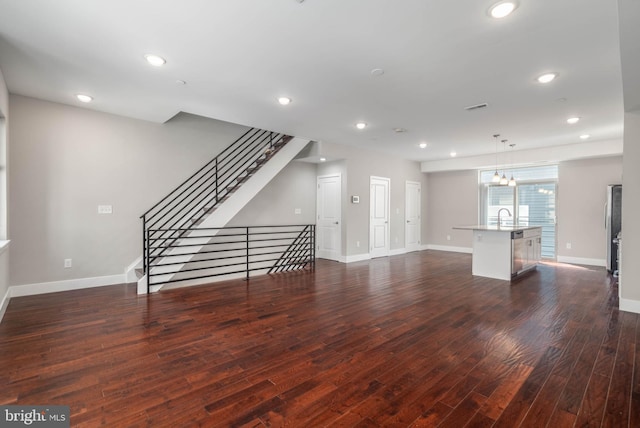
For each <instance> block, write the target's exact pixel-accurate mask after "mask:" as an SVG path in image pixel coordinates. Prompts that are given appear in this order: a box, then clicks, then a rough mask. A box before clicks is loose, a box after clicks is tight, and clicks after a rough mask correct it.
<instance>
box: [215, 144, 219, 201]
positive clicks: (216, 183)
mask: <svg viewBox="0 0 640 428" xmlns="http://www.w3.org/2000/svg"><path fill="white" fill-rule="evenodd" d="M215 170H216V182H215V186H216V204H217V203H218V157H217V156H216V165H215Z"/></svg>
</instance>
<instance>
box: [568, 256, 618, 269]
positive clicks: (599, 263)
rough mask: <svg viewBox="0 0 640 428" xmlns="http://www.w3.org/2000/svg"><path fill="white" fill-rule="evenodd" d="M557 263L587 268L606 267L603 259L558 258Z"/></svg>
mask: <svg viewBox="0 0 640 428" xmlns="http://www.w3.org/2000/svg"><path fill="white" fill-rule="evenodd" d="M557 261H558V263H569V264H572V265H587V266H603V267H604V266H606V265H607V261H606V260H605V259H587V258H583V257H567V256H558V257H557Z"/></svg>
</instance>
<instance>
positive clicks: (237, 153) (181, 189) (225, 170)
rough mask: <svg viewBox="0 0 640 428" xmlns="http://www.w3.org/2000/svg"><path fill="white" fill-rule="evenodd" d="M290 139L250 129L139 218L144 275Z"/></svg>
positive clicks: (269, 132)
mask: <svg viewBox="0 0 640 428" xmlns="http://www.w3.org/2000/svg"><path fill="white" fill-rule="evenodd" d="M291 138H292V137H290V136H288V135H285V134H281V133H275V132H271V131H266V130H262V129H256V128H251V129H249V130H248V131H247V132H245V133H244V134H243V135H242V136H240V138H238V139H237V140H236V141H234V142H233V143H232V144H231V145H229V146H228V147H227V148H225V149H224V150H223V151H222V152H221V153H220V154H219V155H218V156H216V157H215V158H213V159H212V160H211V161H209V162H208V163H206V164H205V165H204V166H202V167H201V168H200V169H199V170H198V171H196V172H195V173H194V174H193V175H191V176H190V177H189V178H187V179H186V180H185V181H184V182H182V183H181V184H180V185H179V186H177V187H176V188H175V189H174V190H172V191H171V192H170V193H169V194H168V195H166V196H165V197H164V198H162V199H161V200H160V201H158V203H156V204H155V205H154V206H153V207H151V208H150V209H149V210H147V211H146V212H145V213H144V214H143V215H141V216H140V218H141V219H142V228H143V273H145V274H146V273H148V271H149V269H150V267H151V266H152V265H153V264H154V263H156V262H157V261H159V260H160V259H161V258H162V257H163V256H164V255H166V253H167V250H168V249H169V248H171V247H172V245H173V244H175V243H176V241H177V240H179V239H180V238H182V237H183V236H185V235H186V234H187V233H189V231H190V230H192V229H194V227H195V226H197V225H198V224H199V223H200V222H202V220H203V219H204V218H205V217H207V216H208V215H209V214H211V213H212V212H213V211H214V210H215V209H216V208H217V207H218V206H219V205H220V204H221V203H222V202H223V201H224V200H225V199H226V198H227V197H229V196H230V195H231V194H232V193H233V192H234V191H235V190H236V189H237V188H238V187H239V186H240V185H242V183H244V182H245V181H246V180H247V179H248V178H249V177H250V176H251V175H253V174H254V173H255V172H256V171H257V170H258V169H259V168H260V167H261V166H262V165H263V164H264V163H265V162H266V161H268V160H269V159H270V158H271V157H272V156H273V155H274V154H275V153H276V152H277V151H278V150H279V149H280V148H282V147H283V146H284V145H285V144H286V143H287V142H288V141H290V140H291Z"/></svg>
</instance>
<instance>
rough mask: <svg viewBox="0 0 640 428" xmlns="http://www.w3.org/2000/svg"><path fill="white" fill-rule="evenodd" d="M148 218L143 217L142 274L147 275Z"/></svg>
mask: <svg viewBox="0 0 640 428" xmlns="http://www.w3.org/2000/svg"><path fill="white" fill-rule="evenodd" d="M146 233H147V218H146V216H142V274H143V275H144V274H146V273H147V258H146V257H145V256H146V254H147V236H146Z"/></svg>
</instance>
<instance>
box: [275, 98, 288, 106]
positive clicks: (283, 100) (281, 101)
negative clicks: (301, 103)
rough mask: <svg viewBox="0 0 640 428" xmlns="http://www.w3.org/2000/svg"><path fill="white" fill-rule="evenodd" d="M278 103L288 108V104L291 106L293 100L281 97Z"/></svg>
mask: <svg viewBox="0 0 640 428" xmlns="http://www.w3.org/2000/svg"><path fill="white" fill-rule="evenodd" d="M278 102H279V103H280V104H282V105H283V106H286V105H288V104H291V98H289V97H280V98H278Z"/></svg>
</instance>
